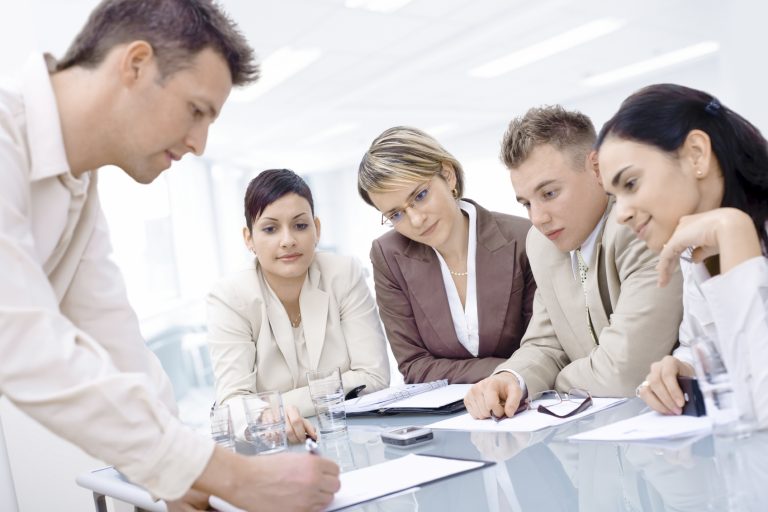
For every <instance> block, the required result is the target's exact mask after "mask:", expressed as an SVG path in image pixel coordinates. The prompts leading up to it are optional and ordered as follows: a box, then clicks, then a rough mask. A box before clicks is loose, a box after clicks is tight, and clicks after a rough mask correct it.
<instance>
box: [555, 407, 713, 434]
mask: <svg viewBox="0 0 768 512" xmlns="http://www.w3.org/2000/svg"><path fill="white" fill-rule="evenodd" d="M711 431H712V420H711V419H710V418H707V417H706V416H700V417H698V418H697V417H695V416H664V415H663V414H659V413H657V412H649V413H646V414H641V415H639V416H634V417H632V418H628V419H626V420H621V421H617V422H616V423H611V424H610V425H605V426H603V427H600V428H596V429H594V430H589V431H587V432H582V433H580V434H576V435H573V436H570V437H569V438H568V439H570V440H571V441H652V440H659V439H678V438H681V437H689V436H697V435H703V434H708V433H709V432H711Z"/></svg>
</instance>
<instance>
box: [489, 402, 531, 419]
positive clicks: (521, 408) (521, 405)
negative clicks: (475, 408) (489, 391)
mask: <svg viewBox="0 0 768 512" xmlns="http://www.w3.org/2000/svg"><path fill="white" fill-rule="evenodd" d="M499 405H500V406H502V407H504V406H505V405H507V403H506V402H499ZM526 409H528V400H527V399H523V400H520V403H519V404H518V405H517V409H516V410H515V414H518V413H521V412H523V411H525V410H526ZM491 418H492V419H493V421H495V422H496V423H498V422H500V421H501V420H503V419H505V418H509V416H496V415H495V414H494V413H493V411H491Z"/></svg>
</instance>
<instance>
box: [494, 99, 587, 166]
mask: <svg viewBox="0 0 768 512" xmlns="http://www.w3.org/2000/svg"><path fill="white" fill-rule="evenodd" d="M594 143H595V127H594V125H593V124H592V121H591V120H590V119H589V117H587V116H586V115H584V114H582V113H581V112H578V111H576V110H566V109H564V108H563V107H562V106H560V105H546V106H543V107H535V108H531V109H529V110H528V112H526V113H525V115H523V116H521V117H516V118H514V119H513V120H512V121H510V123H509V126H508V127H507V131H506V133H504V138H503V139H502V141H501V161H502V162H504V165H505V166H506V167H507V169H514V168H516V167H519V166H520V165H521V164H522V163H523V162H525V161H526V160H527V159H528V157H530V156H531V153H532V152H533V150H534V149H535V148H536V147H537V146H541V145H543V144H551V145H552V146H554V147H555V148H556V149H557V150H558V151H568V152H570V153H571V154H573V156H574V158H575V159H576V161H577V164H580V163H581V162H583V160H584V158H586V156H587V154H588V153H589V151H590V150H591V149H592V145H593V144H594Z"/></svg>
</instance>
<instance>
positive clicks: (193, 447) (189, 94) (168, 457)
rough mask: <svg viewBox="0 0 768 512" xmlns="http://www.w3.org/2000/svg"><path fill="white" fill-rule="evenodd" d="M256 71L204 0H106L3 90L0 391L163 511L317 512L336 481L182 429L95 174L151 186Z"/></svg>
mask: <svg viewBox="0 0 768 512" xmlns="http://www.w3.org/2000/svg"><path fill="white" fill-rule="evenodd" d="M257 77H258V68H257V65H256V64H255V62H254V56H253V51H252V49H251V48H250V47H249V45H248V44H247V42H246V40H245V38H244V37H243V36H242V35H241V34H240V32H239V31H238V29H237V27H236V26H235V24H234V23H233V22H232V21H231V20H230V19H228V18H227V17H226V15H225V14H224V13H223V12H222V11H221V10H220V9H219V7H218V6H217V5H216V4H215V3H214V2H212V1H211V0H105V1H103V2H102V3H101V4H99V5H98V6H97V7H96V9H95V10H94V11H93V13H92V14H91V16H90V18H89V19H88V21H87V23H86V25H85V26H84V27H83V29H82V31H81V32H80V34H79V35H78V36H77V38H76V39H75V41H74V43H73V44H72V47H71V48H70V49H69V51H67V53H66V55H65V56H64V58H63V59H61V60H60V61H58V62H56V61H55V60H54V59H53V58H52V57H51V56H49V55H45V56H43V55H34V56H32V57H31V58H30V60H29V61H28V62H27V64H26V66H25V68H24V70H23V72H22V73H21V76H20V80H19V81H18V83H17V84H16V85H15V86H14V87H11V88H3V89H0V267H2V268H3V269H5V270H4V271H3V275H2V284H1V285H0V353H2V360H0V393H2V394H3V395H5V396H6V397H7V398H8V399H9V400H10V401H11V402H12V403H14V404H15V405H16V406H18V407H19V408H20V409H21V410H23V411H24V412H26V413H27V414H28V415H30V416H31V417H33V418H34V419H35V420H37V421H38V422H40V423H41V424H42V425H44V426H45V427H46V428H48V429H49V430H51V431H52V432H54V433H55V434H57V435H59V436H61V437H63V438H65V439H67V440H68V441H70V442H72V443H74V444H75V445H77V446H79V447H80V448H82V449H83V450H85V451H86V452H88V453H90V454H91V455H93V456H95V457H97V458H99V459H102V460H104V461H106V462H108V463H110V464H114V465H115V466H116V467H117V468H118V469H119V470H120V471H122V472H123V473H124V474H125V475H127V476H128V478H130V479H131V480H132V481H134V482H136V483H138V484H140V485H142V486H144V487H145V488H146V489H147V490H149V491H150V492H151V493H153V494H154V495H156V496H159V497H161V498H164V499H166V500H169V508H170V509H171V510H176V509H178V510H181V509H184V510H189V507H193V508H207V505H206V501H207V498H206V496H205V494H216V495H218V496H221V497H222V498H224V499H227V500H229V501H231V502H232V503H234V504H236V505H237V506H239V507H241V508H244V509H247V510H255V509H256V508H258V509H259V510H318V509H321V508H323V507H324V506H325V505H326V504H327V503H329V502H330V500H331V499H332V497H333V493H334V492H335V491H336V490H337V489H338V487H339V480H338V468H337V467H336V465H335V464H333V463H332V462H330V461H328V460H324V459H322V458H320V457H311V456H309V455H300V454H283V455H277V456H274V457H270V458H269V459H264V458H246V457H243V456H240V455H237V454H235V453H232V452H230V451H227V450H224V449H222V448H220V447H218V446H215V445H214V444H213V443H212V441H211V440H210V439H207V438H205V437H202V436H199V435H197V434H195V433H193V432H192V431H191V430H190V429H188V428H186V427H185V426H184V425H182V424H181V423H180V422H179V420H178V419H177V418H176V406H175V403H174V400H173V394H172V391H171V386H170V383H169V381H168V378H167V376H166V375H165V373H164V372H163V371H162V369H161V367H160V365H159V362H158V360H157V358H156V357H155V356H154V355H153V354H152V353H151V352H150V351H149V350H148V349H147V347H146V345H145V343H144V340H143V339H142V337H141V334H140V332H139V325H138V321H137V318H136V315H135V314H134V312H133V310H132V309H131V307H130V306H129V303H128V300H127V297H126V292H125V287H124V284H123V281H122V278H121V276H120V273H119V271H118V269H117V268H116V267H115V266H114V265H113V264H112V263H111V262H110V260H109V253H110V251H111V248H110V241H109V234H108V232H107V228H106V225H105V221H104V217H103V214H102V211H101V208H100V206H99V199H98V192H97V187H96V181H97V171H96V169H98V168H100V167H102V166H106V165H115V166H117V167H120V168H121V169H122V170H123V171H125V172H126V173H127V174H128V175H129V176H131V177H132V178H133V179H134V180H136V181H137V182H140V183H150V182H152V180H154V179H155V178H156V177H157V176H158V175H159V174H160V173H161V172H162V171H164V170H165V169H167V168H168V167H170V165H171V163H172V162H173V161H175V160H179V159H180V158H182V157H183V156H184V155H185V154H187V153H193V154H196V155H200V154H202V152H203V150H204V148H205V143H206V138H207V134H208V128H209V126H210V125H211V123H212V122H213V121H214V120H215V119H216V117H217V116H218V114H219V112H220V110H221V108H222V105H223V104H224V102H225V100H226V99H227V96H228V95H229V92H230V90H231V88H232V86H233V85H244V84H248V83H250V82H253V81H254V80H256V78H257ZM1 441H2V439H0V451H2V450H4V443H2V442H1ZM2 455H3V454H2V453H0V459H2V458H3V457H2ZM0 463H2V461H1V460H0ZM1 474H4V471H3V468H0V475H1ZM195 491H197V492H200V493H203V495H202V499H201V500H198V498H200V497H201V496H200V495H199V494H197V493H196V492H195ZM11 494H12V493H11ZM180 498H182V500H181V502H174V501H173V500H179V499H180ZM3 499H5V500H7V501H8V503H4V505H5V506H4V507H3V509H4V510H7V509H15V508H16V504H15V499H14V498H13V496H11V497H10V498H9V497H8V496H7V495H6V496H5V497H4V498H0V501H2V500H3Z"/></svg>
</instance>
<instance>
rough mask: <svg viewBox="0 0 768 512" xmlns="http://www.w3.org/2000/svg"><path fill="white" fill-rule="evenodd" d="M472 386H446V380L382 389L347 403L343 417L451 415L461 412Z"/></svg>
mask: <svg viewBox="0 0 768 512" xmlns="http://www.w3.org/2000/svg"><path fill="white" fill-rule="evenodd" d="M470 387H472V384H448V381H447V380H441V381H435V382H431V383H424V384H407V385H405V386H400V387H396V388H387V389H382V390H381V391H376V392H374V393H369V394H367V395H362V396H361V397H359V398H355V399H352V400H349V401H347V402H346V403H345V404H344V407H345V409H346V411H347V415H349V416H355V415H366V414H391V413H409V412H412V413H435V414H439V413H453V412H456V411H457V410H461V409H463V408H464V407H463V400H464V396H466V394H467V392H468V391H469V388H470Z"/></svg>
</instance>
